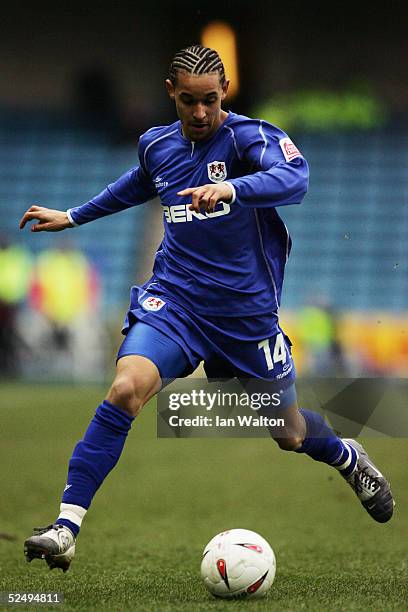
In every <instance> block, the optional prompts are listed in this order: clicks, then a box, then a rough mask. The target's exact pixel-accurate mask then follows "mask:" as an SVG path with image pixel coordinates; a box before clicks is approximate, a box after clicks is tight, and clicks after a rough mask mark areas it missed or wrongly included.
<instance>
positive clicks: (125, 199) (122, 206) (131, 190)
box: [20, 136, 157, 232]
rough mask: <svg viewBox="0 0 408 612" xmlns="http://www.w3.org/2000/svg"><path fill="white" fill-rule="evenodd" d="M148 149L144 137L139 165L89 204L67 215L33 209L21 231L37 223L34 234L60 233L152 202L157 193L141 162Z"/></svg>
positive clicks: (30, 210)
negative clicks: (35, 221)
mask: <svg viewBox="0 0 408 612" xmlns="http://www.w3.org/2000/svg"><path fill="white" fill-rule="evenodd" d="M145 147H146V139H145V138H143V136H142V138H141V139H140V141H139V159H140V164H139V165H138V166H136V167H135V168H132V169H131V170H129V171H128V172H125V174H123V175H122V176H121V177H120V178H118V180H117V181H115V182H114V183H111V184H110V185H108V186H107V187H106V189H104V190H103V191H102V192H101V193H100V194H98V195H96V196H94V197H93V198H92V199H91V200H89V202H86V203H85V204H82V205H81V206H76V207H75V208H70V209H68V210H67V211H66V212H63V211H59V210H51V209H48V208H45V207H43V206H31V207H30V208H29V209H28V210H27V211H26V213H25V214H24V215H23V218H22V219H21V221H20V228H21V229H23V227H24V226H25V225H26V223H27V222H28V221H32V220H37V221H38V223H35V224H34V225H33V226H32V227H31V231H33V232H40V231H47V232H58V231H60V230H63V229H66V228H68V227H73V226H75V225H83V224H84V223H89V221H94V220H95V219H100V218H101V217H106V216H107V215H112V214H113V213H116V212H120V211H122V210H126V209H127V208H131V207H132V206H137V205H139V204H143V203H144V202H147V201H148V200H151V199H152V198H154V197H155V196H156V195H157V190H156V187H155V185H154V183H153V181H152V180H151V178H150V175H149V172H148V170H147V169H146V167H145V165H144V163H143V161H142V160H143V152H144V148H145Z"/></svg>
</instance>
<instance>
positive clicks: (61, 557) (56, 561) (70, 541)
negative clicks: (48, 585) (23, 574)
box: [24, 523, 75, 572]
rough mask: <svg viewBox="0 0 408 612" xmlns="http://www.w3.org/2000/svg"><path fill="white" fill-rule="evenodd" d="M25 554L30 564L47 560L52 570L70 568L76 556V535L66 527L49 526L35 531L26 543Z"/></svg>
mask: <svg viewBox="0 0 408 612" xmlns="http://www.w3.org/2000/svg"><path fill="white" fill-rule="evenodd" d="M24 554H25V556H26V559H27V561H28V562H30V561H32V560H33V559H45V561H46V562H47V563H48V566H49V568H50V569H54V567H60V568H61V569H62V570H63V571H64V572H66V571H67V569H68V568H69V566H70V564H71V561H72V559H73V557H74V554H75V537H74V534H73V533H72V531H71V530H70V529H68V527H65V525H58V524H57V523H56V524H54V525H48V527H42V528H41V527H38V528H35V529H34V535H32V536H31V538H28V539H27V540H26V541H25V542H24Z"/></svg>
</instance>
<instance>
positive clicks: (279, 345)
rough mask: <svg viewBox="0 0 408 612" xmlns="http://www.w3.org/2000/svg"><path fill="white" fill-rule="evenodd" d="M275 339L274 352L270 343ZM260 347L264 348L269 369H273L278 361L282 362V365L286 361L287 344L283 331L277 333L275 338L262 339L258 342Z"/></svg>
mask: <svg viewBox="0 0 408 612" xmlns="http://www.w3.org/2000/svg"><path fill="white" fill-rule="evenodd" d="M273 341H275V345H274V347H273V353H272V352H271V346H270V343H271V342H272V343H273ZM258 349H263V352H264V355H265V360H266V365H267V368H268V370H273V367H274V365H275V364H276V363H279V362H281V363H282V365H284V364H285V363H286V359H287V355H286V346H285V340H284V338H283V334H282V333H280V334H277V335H276V336H274V337H273V338H266V340H262V341H261V342H259V343H258Z"/></svg>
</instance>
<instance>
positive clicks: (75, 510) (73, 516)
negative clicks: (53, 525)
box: [57, 504, 86, 527]
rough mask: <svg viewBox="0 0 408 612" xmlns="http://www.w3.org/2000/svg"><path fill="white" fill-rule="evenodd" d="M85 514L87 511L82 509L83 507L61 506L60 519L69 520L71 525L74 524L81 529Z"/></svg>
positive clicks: (73, 505)
mask: <svg viewBox="0 0 408 612" xmlns="http://www.w3.org/2000/svg"><path fill="white" fill-rule="evenodd" d="M85 514H86V509H85V508H82V506H76V505H75V504H61V505H60V513H59V516H58V518H63V519H67V520H68V521H71V523H74V524H75V525H78V527H80V526H81V523H82V520H83V518H84V516H85ZM57 520H58V519H57Z"/></svg>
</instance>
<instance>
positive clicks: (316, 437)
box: [296, 408, 357, 477]
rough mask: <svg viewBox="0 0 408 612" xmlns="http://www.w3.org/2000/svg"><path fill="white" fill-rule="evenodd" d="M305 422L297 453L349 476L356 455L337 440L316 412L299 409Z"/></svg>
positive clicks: (353, 466)
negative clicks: (304, 432) (303, 437)
mask: <svg viewBox="0 0 408 612" xmlns="http://www.w3.org/2000/svg"><path fill="white" fill-rule="evenodd" d="M299 412H300V413H301V414H302V415H303V417H304V419H305V421H306V437H305V439H304V441H303V444H302V446H301V447H300V448H298V449H297V450H296V452H297V453H306V455H309V457H311V458H312V459H314V460H315V461H323V462H324V463H328V464H329V465H332V466H333V467H335V468H336V469H338V470H339V471H340V472H341V473H342V475H343V476H345V477H347V476H349V475H350V474H351V473H352V472H353V470H354V468H355V466H356V463H357V453H356V451H355V450H354V448H352V447H351V446H349V445H348V444H347V443H345V442H343V440H341V438H338V437H337V436H336V434H335V433H334V431H333V430H332V428H331V427H330V426H329V425H328V424H327V423H326V421H325V420H324V418H323V417H322V416H321V415H320V414H319V413H318V412H312V411H311V410H305V409H303V408H302V409H300V411H299Z"/></svg>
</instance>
